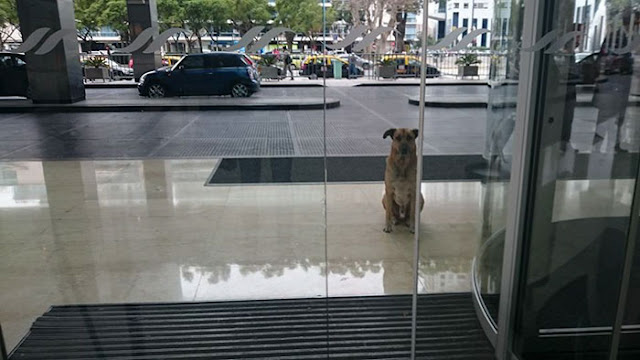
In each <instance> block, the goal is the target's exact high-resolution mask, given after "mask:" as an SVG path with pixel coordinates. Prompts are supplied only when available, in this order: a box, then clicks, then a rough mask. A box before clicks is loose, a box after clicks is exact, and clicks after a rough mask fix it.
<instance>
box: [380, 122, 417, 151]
mask: <svg viewBox="0 0 640 360" xmlns="http://www.w3.org/2000/svg"><path fill="white" fill-rule="evenodd" d="M387 136H391V139H392V140H393V143H392V145H391V153H392V154H396V155H398V156H406V155H409V154H414V155H415V153H416V138H417V137H418V129H407V128H402V129H389V130H387V131H385V133H384V135H382V138H383V139H386V138H387Z"/></svg>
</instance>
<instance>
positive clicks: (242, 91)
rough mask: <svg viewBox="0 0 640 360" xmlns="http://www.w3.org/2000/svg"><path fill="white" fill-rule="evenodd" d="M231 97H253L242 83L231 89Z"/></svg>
mask: <svg viewBox="0 0 640 360" xmlns="http://www.w3.org/2000/svg"><path fill="white" fill-rule="evenodd" d="M231 96H233V97H249V96H251V92H250V91H249V88H248V87H247V85H245V84H242V83H237V84H235V85H233V88H231Z"/></svg>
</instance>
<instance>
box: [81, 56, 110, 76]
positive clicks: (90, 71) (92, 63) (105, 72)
mask: <svg viewBox="0 0 640 360" xmlns="http://www.w3.org/2000/svg"><path fill="white" fill-rule="evenodd" d="M84 76H85V77H86V78H87V79H88V80H96V79H102V80H104V79H107V78H109V69H107V62H106V61H105V59H104V58H101V57H94V58H90V59H87V60H85V62H84Z"/></svg>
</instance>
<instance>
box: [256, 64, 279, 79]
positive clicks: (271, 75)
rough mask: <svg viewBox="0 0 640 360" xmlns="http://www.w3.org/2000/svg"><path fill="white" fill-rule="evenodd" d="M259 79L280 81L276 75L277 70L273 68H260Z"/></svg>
mask: <svg viewBox="0 0 640 360" xmlns="http://www.w3.org/2000/svg"><path fill="white" fill-rule="evenodd" d="M258 70H259V72H260V77H261V78H263V79H277V80H280V76H279V75H278V68H277V67H275V66H261V67H260V68H259V69H258Z"/></svg>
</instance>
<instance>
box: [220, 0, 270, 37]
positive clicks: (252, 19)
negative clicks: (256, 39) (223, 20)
mask: <svg viewBox="0 0 640 360" xmlns="http://www.w3.org/2000/svg"><path fill="white" fill-rule="evenodd" d="M224 3H225V7H226V9H227V10H228V17H229V19H230V20H231V22H232V23H233V26H234V27H235V28H236V30H238V32H239V33H240V35H244V34H245V33H246V32H247V31H249V29H251V28H252V27H254V26H257V25H267V22H268V21H269V20H272V15H273V10H272V9H271V8H270V6H269V3H268V1H267V0H224Z"/></svg>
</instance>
